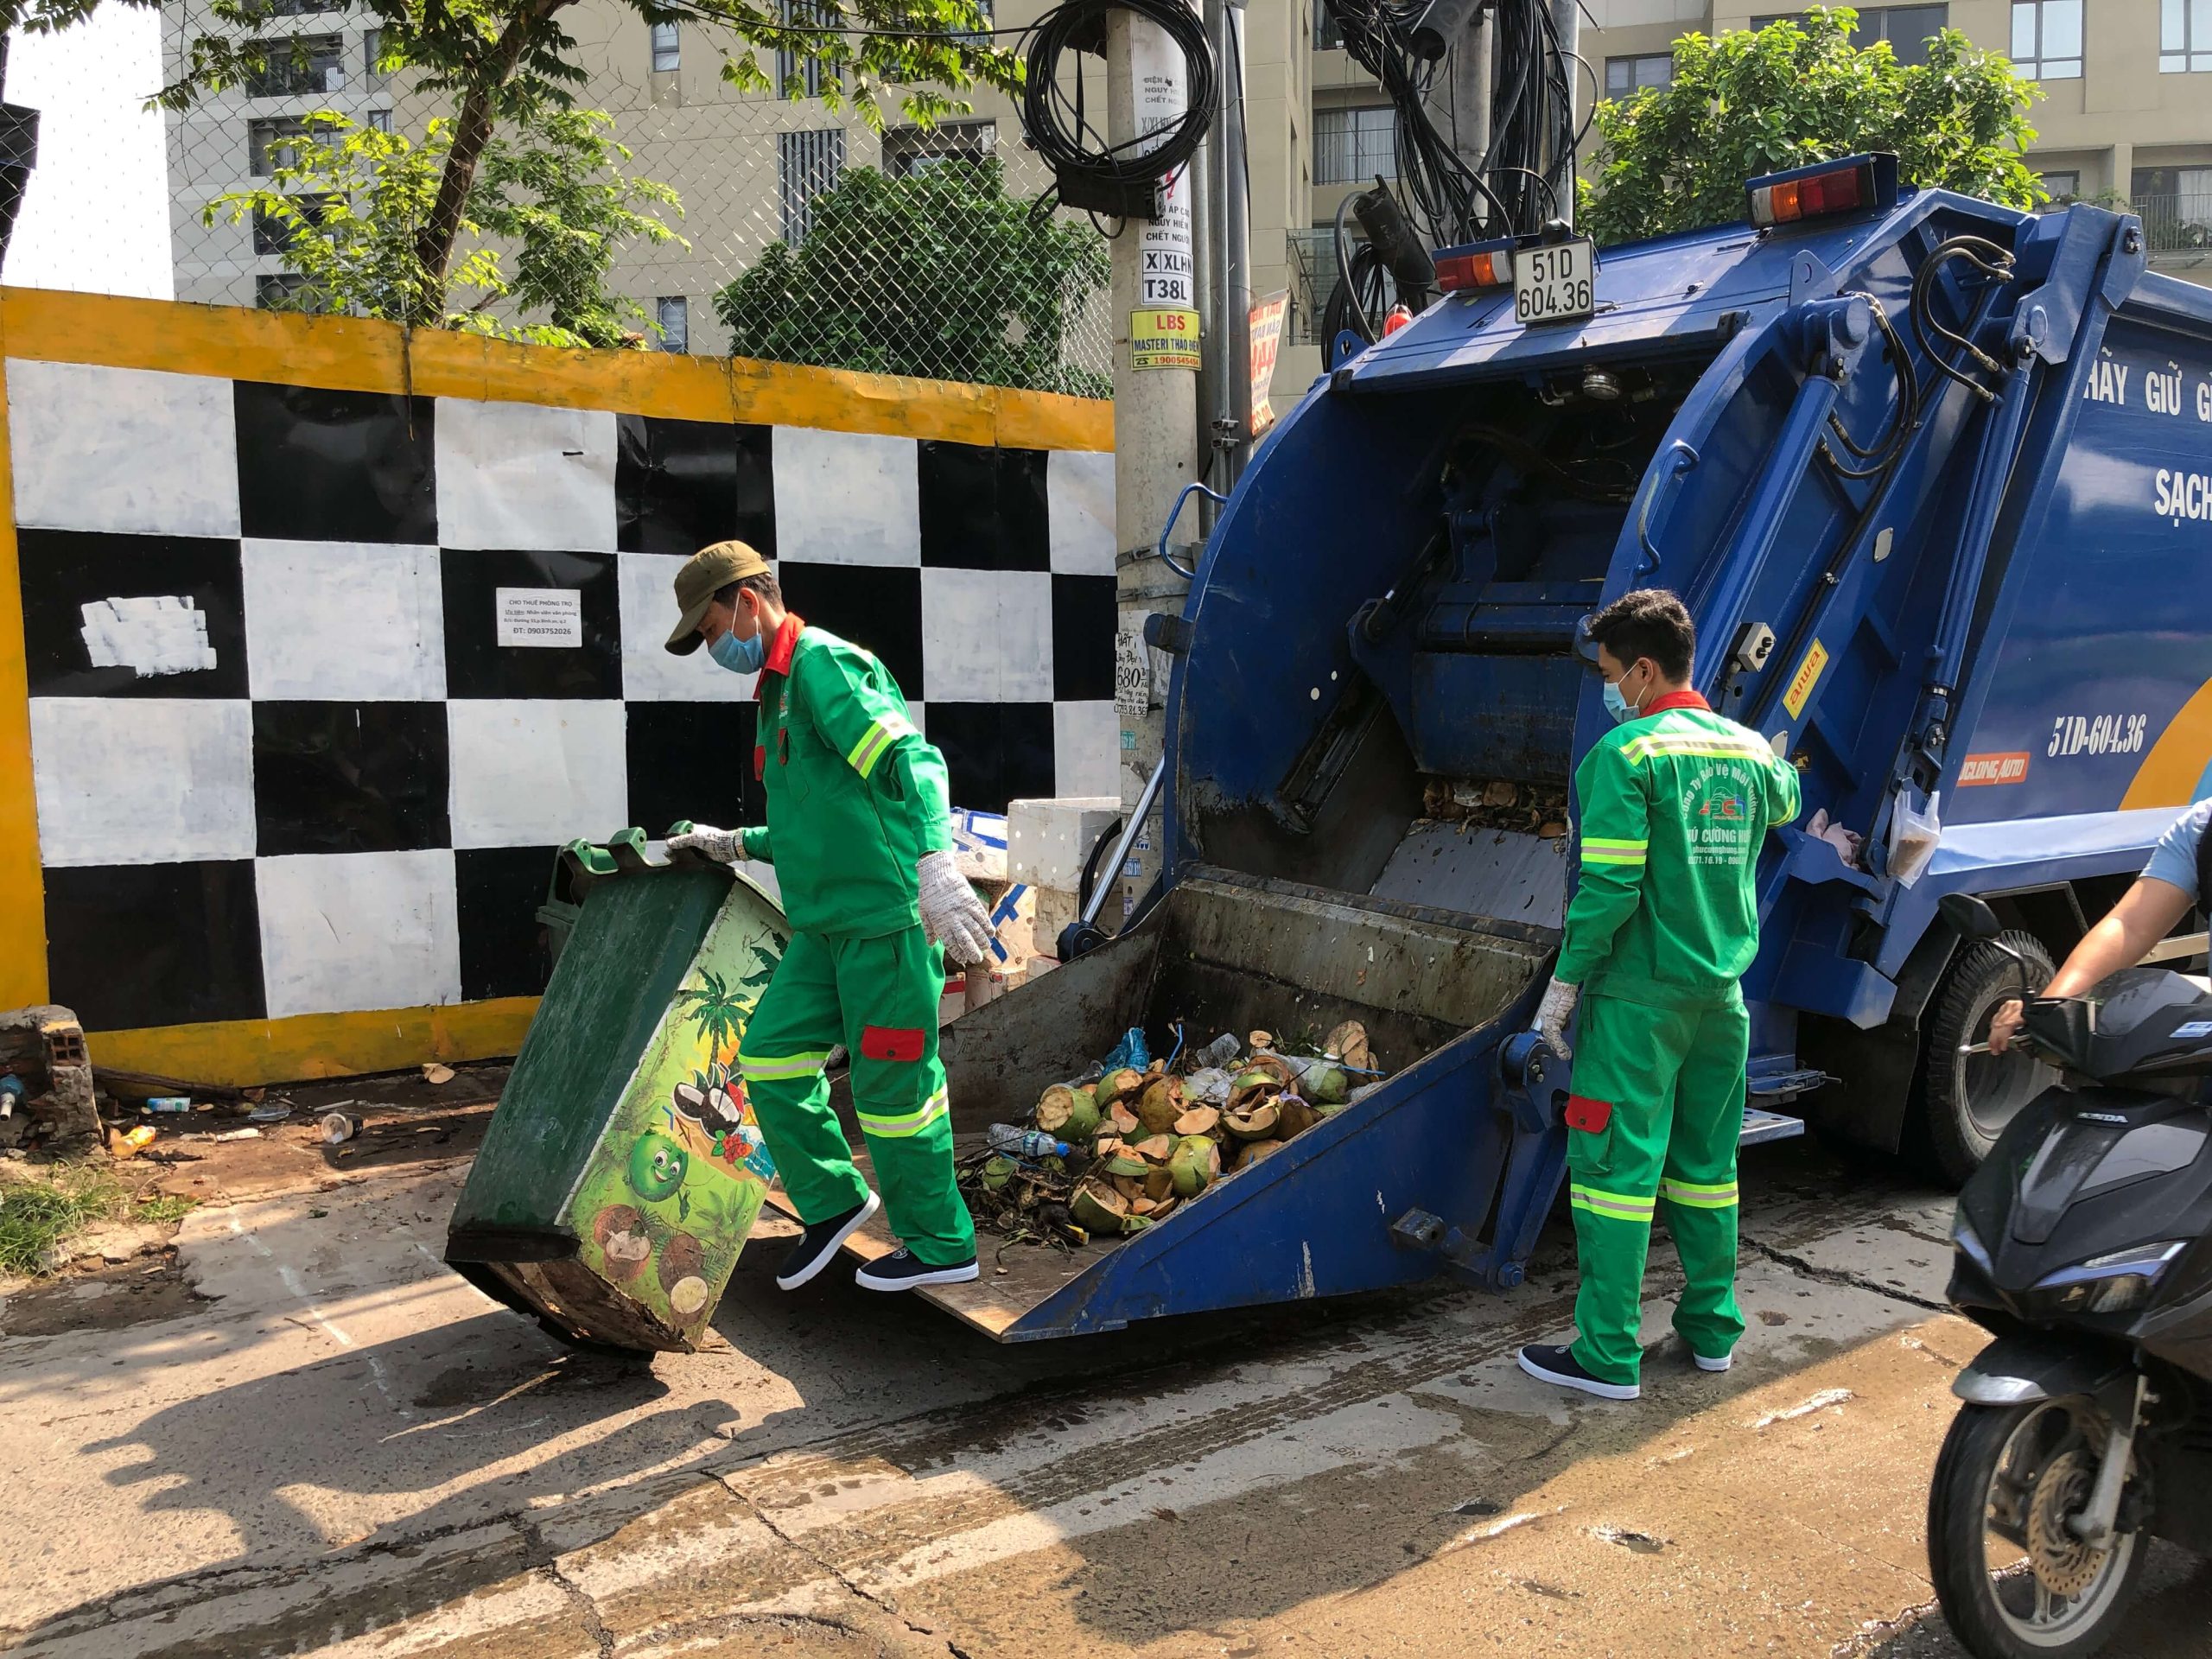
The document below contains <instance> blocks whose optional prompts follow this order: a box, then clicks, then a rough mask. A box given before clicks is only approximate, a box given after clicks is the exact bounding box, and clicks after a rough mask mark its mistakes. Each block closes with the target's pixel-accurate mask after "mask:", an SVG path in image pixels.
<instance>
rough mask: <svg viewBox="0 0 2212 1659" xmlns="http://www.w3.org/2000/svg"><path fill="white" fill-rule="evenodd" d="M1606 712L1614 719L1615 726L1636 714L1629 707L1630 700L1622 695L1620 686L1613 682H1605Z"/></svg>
mask: <svg viewBox="0 0 2212 1659" xmlns="http://www.w3.org/2000/svg"><path fill="white" fill-rule="evenodd" d="M1605 712H1606V713H1607V714H1609V715H1611V716H1612V717H1613V723H1614V724H1615V725H1618V724H1619V723H1620V722H1621V721H1624V720H1626V719H1627V718H1628V717H1629V716H1630V715H1631V714H1633V713H1634V712H1635V710H1634V709H1630V707H1629V706H1628V699H1627V698H1626V697H1624V696H1622V695H1621V689H1620V687H1619V685H1618V684H1617V683H1615V682H1613V681H1611V680H1608V681H1606V682H1605Z"/></svg>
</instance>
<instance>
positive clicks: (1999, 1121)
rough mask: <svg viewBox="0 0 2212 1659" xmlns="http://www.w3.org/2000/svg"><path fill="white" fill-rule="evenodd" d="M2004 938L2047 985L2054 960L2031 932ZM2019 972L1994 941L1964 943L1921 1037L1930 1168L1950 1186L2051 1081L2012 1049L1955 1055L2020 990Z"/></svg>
mask: <svg viewBox="0 0 2212 1659" xmlns="http://www.w3.org/2000/svg"><path fill="white" fill-rule="evenodd" d="M2003 943H2005V944H2009V945H2011V946H2012V949H2014V950H2017V951H2018V952H2019V953H2020V954H2021V955H2022V956H2023V957H2026V958H2027V962H2028V980H2029V982H2030V983H2031V984H2032V985H2034V986H2036V987H2037V988H2041V987H2042V986H2044V985H2045V984H2048V983H2049V982H2050V976H2051V975H2052V974H2054V973H2056V971H2057V966H2056V963H2053V962H2052V961H2051V959H2050V952H2049V951H2048V950H2044V948H2043V945H2042V944H2041V942H2040V941H2038V940H2037V938H2036V937H2035V936H2034V935H2033V934H2031V933H2021V932H2018V931H2010V932H2007V933H2005V935H2004V938H2003ZM2019 986H2020V970H2019V968H2018V966H2017V965H2016V964H2015V963H2014V962H2013V961H2012V957H2008V956H2006V955H2005V953H2004V952H2003V951H2002V950H1999V949H1998V948H1997V946H1996V945H1995V944H1992V943H1986V942H1985V943H1977V944H1969V945H1968V946H1967V948H1966V949H1965V950H1962V951H1961V952H1960V953H1959V959H1958V961H1957V962H1955V963H1953V964H1952V965H1951V971H1950V973H1949V975H1948V976H1946V978H1945V979H1944V982H1943V988H1942V991H1941V992H1940V993H1939V994H1938V995H1937V997H1936V1008H1935V1014H1934V1015H1933V1017H1932V1018H1931V1019H1930V1020H1929V1022H1928V1024H1927V1025H1926V1027H1923V1033H1924V1035H1923V1039H1922V1049H1921V1056H1922V1071H1921V1077H1922V1088H1921V1105H1922V1111H1923V1116H1924V1120H1925V1127H1926V1129H1927V1137H1928V1147H1929V1153H1930V1154H1931V1155H1932V1157H1933V1158H1934V1160H1935V1163H1936V1169H1937V1170H1938V1171H1939V1172H1940V1173H1942V1177H1943V1179H1945V1180H1947V1181H1948V1182H1950V1183H1951V1185H1954V1186H1962V1185H1965V1184H1966V1180H1967V1177H1968V1176H1970V1175H1972V1174H1973V1173H1974V1171H1975V1170H1977V1169H1979V1168H1980V1167H1981V1160H1983V1159H1984V1158H1986V1157H1987V1156H1988V1155H1989V1149H1990V1147H1993V1146H1994V1145H1996V1143H1997V1137H1998V1136H1999V1135H2001V1134H2003V1133H2004V1130H2005V1125H2006V1124H2007V1123H2009V1122H2012V1117H2013V1115H2014V1114H2015V1113H2017V1112H2018V1110H2019V1109H2020V1108H2021V1107H2023V1106H2024V1105H2026V1104H2027V1103H2029V1102H2030V1101H2031V1100H2033V1099H2034V1098H2035V1097H2036V1096H2037V1095H2038V1094H2040V1093H2042V1092H2043V1090H2044V1088H2045V1087H2046V1086H2047V1085H2049V1084H2050V1083H2051V1081H2052V1080H2053V1075H2054V1074H2053V1073H2052V1072H2051V1071H2050V1069H2049V1068H2048V1067H2046V1066H2043V1065H2037V1063H2036V1062H2035V1061H2033V1060H2031V1059H2029V1058H2026V1057H2025V1056H2024V1055H2023V1054H2021V1053H2020V1052H2018V1051H2017V1050H2016V1051H2015V1052H2012V1053H2010V1054H2005V1055H1995V1054H1961V1053H1960V1052H1959V1050H1960V1049H1961V1048H1962V1047H1964V1046H1967V1044H1970V1043H1978V1042H1980V1041H1982V1040H1983V1039H1985V1038H1986V1037H1987V1036H1988V1035H1989V1020H1990V1016H1991V1015H1992V1014H1995V1013H1996V1012H1997V1009H1998V1007H1999V1005H2000V1004H2002V1003H2004V1002H2005V1001H2007V1000H2008V999H2010V998H2012V997H2015V996H2018V995H2019Z"/></svg>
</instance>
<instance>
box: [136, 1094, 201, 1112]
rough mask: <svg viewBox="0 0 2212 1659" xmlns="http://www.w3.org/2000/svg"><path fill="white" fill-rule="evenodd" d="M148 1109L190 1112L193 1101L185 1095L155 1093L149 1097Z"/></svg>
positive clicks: (152, 1110)
mask: <svg viewBox="0 0 2212 1659" xmlns="http://www.w3.org/2000/svg"><path fill="white" fill-rule="evenodd" d="M146 1109H147V1110H148V1111H149V1112H188V1111H190V1110H191V1109H192V1102H191V1100H190V1099H189V1098H188V1097H187V1096H183V1095H154V1096H149V1098H148V1100H147V1102H146Z"/></svg>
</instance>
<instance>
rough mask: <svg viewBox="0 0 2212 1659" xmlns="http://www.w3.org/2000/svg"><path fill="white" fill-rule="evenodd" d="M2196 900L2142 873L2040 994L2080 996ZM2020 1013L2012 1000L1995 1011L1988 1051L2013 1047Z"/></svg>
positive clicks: (2137, 954)
mask: <svg viewBox="0 0 2212 1659" xmlns="http://www.w3.org/2000/svg"><path fill="white" fill-rule="evenodd" d="M2194 903H2196V897H2195V895H2194V894H2192V893H2190V892H2189V890H2188V889H2187V888H2185V887H2176V886H2175V885H2174V884H2173V883H2172V882H2171V881H2164V880H2159V878H2158V877H2157V876H2155V875H2146V876H2144V877H2142V878H2141V879H2140V880H2138V881H2137V882H2136V883H2135V885H2134V886H2133V887H2130V888H2129V889H2128V890H2127V891H2126V893H2123V894H2122V895H2121V896H2120V902H2119V903H2118V904H2116V905H2114V906H2113V907H2112V910H2111V912H2110V913H2109V914H2108V915H2107V916H2106V917H2105V918H2104V919H2103V920H2102V921H2101V922H2099V923H2098V924H2097V925H2095V926H2094V927H2093V928H2091V929H2090V930H2089V931H2088V932H2087V933H2085V934H2084V935H2082V943H2081V944H2077V945H2075V947H2074V949H2073V950H2072V951H2071V952H2070V953H2069V955H2068V956H2067V958H2066V960H2065V962H2064V963H2062V964H2061V965H2060V967H2059V969H2058V971H2057V972H2056V973H2055V974H2053V975H2052V976H2050V984H2048V985H2046V986H2045V987H2044V991H2043V994H2044V995H2045V996H2079V995H2082V993H2083V992H2085V991H2088V990H2091V989H2094V988H2095V987H2096V985H2097V984H2098V983H2099V982H2101V981H2103V980H2106V979H2108V978H2110V977H2111V976H2113V975H2114V974H2116V973H2118V972H2119V971H2120V969H2123V968H2133V966H2134V965H2135V964H2136V963H2139V962H2140V961H2142V960H2143V958H2144V957H2145V956H2146V955H2148V954H2149V953H2150V950H2151V947H2152V945H2154V944H2158V941H2159V940H2160V939H2163V938H2165V937H2166V935H2167V934H2169V933H2171V932H2172V931H2174V928H2175V926H2176V925H2177V924H2178V923H2179V922H2180V920H2181V918H2183V917H2184V916H2186V915H2187V914H2188V913H2189V908H2190V906H2191V905H2193V904H2194ZM2020 1013H2021V1009H2020V1005H2019V1002H2018V1001H2017V1000H2015V1001H2008V1002H2006V1003H2005V1005H2004V1006H2003V1007H1999V1009H1998V1010H1997V1014H1996V1016H1995V1017H1994V1018H1993V1019H1992V1020H1990V1022H1989V1047H1990V1052H1992V1053H1995V1054H2002V1053H2004V1052H2005V1050H2006V1049H2008V1048H2010V1047H2011V1046H2012V1033H2014V1032H2015V1031H2017V1030H2018V1029H2019V1025H2020Z"/></svg>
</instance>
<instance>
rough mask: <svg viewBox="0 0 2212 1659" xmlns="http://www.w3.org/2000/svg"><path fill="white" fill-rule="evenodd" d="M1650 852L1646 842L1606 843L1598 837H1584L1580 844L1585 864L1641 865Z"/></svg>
mask: <svg viewBox="0 0 2212 1659" xmlns="http://www.w3.org/2000/svg"><path fill="white" fill-rule="evenodd" d="M1650 851H1651V843H1650V842H1648V841H1608V840H1606V839H1605V838H1604V837H1602V836H1585V837H1583V842H1582V861H1583V862H1584V863H1585V864H1641V863H1643V861H1644V859H1645V858H1646V857H1647V856H1648V855H1649V853H1650Z"/></svg>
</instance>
